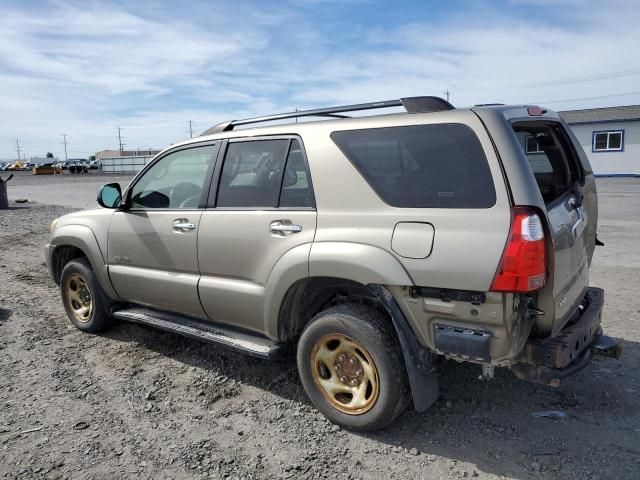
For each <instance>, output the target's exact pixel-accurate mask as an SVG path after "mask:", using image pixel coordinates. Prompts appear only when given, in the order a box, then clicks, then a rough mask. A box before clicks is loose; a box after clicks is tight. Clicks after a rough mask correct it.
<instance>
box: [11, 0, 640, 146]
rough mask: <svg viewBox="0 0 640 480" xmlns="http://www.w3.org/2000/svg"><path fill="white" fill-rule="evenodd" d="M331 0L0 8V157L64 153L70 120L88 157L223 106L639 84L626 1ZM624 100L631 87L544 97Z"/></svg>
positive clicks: (206, 116) (172, 129) (526, 97)
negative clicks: (429, 10)
mask: <svg viewBox="0 0 640 480" xmlns="http://www.w3.org/2000/svg"><path fill="white" fill-rule="evenodd" d="M328 3H329V2H325V1H324V0H306V1H302V2H299V1H298V2H292V3H291V4H289V5H288V6H286V7H285V6H280V7H278V8H270V9H269V10H267V9H265V8H263V5H264V4H262V3H252V2H251V1H248V2H245V1H239V2H238V3H237V4H234V5H225V6H220V5H216V6H214V7H212V6H210V4H209V3H208V2H204V3H202V4H196V6H195V7H194V8H193V11H192V13H191V15H192V16H191V17H189V16H188V15H187V14H185V13H184V12H182V11H181V12H179V13H180V14H178V13H177V12H175V11H172V10H171V9H172V8H176V7H174V6H173V5H172V4H166V5H164V6H160V7H156V9H155V10H153V11H146V12H142V11H135V10H134V9H133V7H131V8H129V7H127V9H123V8H122V7H117V6H109V5H104V4H98V3H88V2H87V3H85V2H82V3H68V2H62V1H55V2H53V3H50V4H47V6H46V7H43V8H39V9H33V8H32V9H30V10H26V9H24V8H22V9H21V8H13V9H12V8H9V7H3V15H2V16H0V72H1V73H0V109H1V110H2V113H3V115H0V158H8V157H11V156H12V155H13V146H14V145H15V138H16V137H20V139H21V142H22V144H23V147H24V149H25V151H26V152H27V153H29V154H34V155H35V154H43V153H44V152H46V151H53V152H54V153H56V154H57V155H61V153H62V145H61V136H60V135H61V134H62V133H67V134H69V141H70V142H71V143H70V145H71V146H70V149H71V152H72V155H73V156H79V155H82V156H86V155H89V154H91V152H93V151H95V150H101V149H103V148H113V147H115V146H116V145H117V141H116V139H115V133H116V130H115V127H117V126H121V127H123V128H124V135H125V137H126V140H125V141H126V142H127V144H128V145H127V146H128V147H132V148H135V147H137V146H139V147H146V146H155V147H164V146H167V145H168V144H170V143H172V142H175V141H178V140H180V139H182V138H184V137H185V136H186V135H187V133H186V128H187V127H186V121H187V120H189V119H191V120H194V121H195V125H194V128H195V129H196V131H197V133H200V132H201V131H203V130H205V129H206V128H208V127H209V126H211V125H212V124H214V123H216V122H218V121H223V120H225V119H230V118H240V117H243V116H248V115H254V114H265V113H269V112H275V111H281V110H289V109H293V108H294V107H299V108H305V107H314V106H321V105H331V104H338V103H355V102H361V101H373V100H381V99H389V98H397V97H400V96H410V95H425V94H426V95H428V94H435V95H443V92H444V90H445V89H449V90H451V92H452V95H453V96H452V100H453V102H454V104H456V105H459V106H463V105H470V104H474V103H486V102H492V101H498V102H508V103H511V102H525V101H543V100H549V101H551V100H555V99H572V98H583V97H584V98H586V97H597V96H604V95H610V94H615V93H620V92H630V91H637V90H638V87H636V85H637V82H638V79H639V78H640V75H639V74H638V73H640V53H639V52H638V51H637V50H636V48H635V46H636V45H640V30H639V29H638V28H637V24H638V20H639V19H640V6H636V5H635V4H632V3H628V2H614V3H608V4H607V5H604V4H602V3H599V2H595V1H593V2H587V3H586V4H585V3H584V2H581V4H582V7H581V8H577V7H576V6H574V5H572V4H571V3H572V2H571V0H564V1H563V0H557V1H551V0H545V3H544V4H540V3H537V4H536V5H534V4H533V2H529V1H527V0H509V2H508V3H510V4H511V5H514V8H512V9H509V8H506V9H505V8H499V7H495V6H494V7H492V6H487V5H486V4H485V3H484V2H483V3H470V4H469V6H468V7H466V8H465V10H458V11H454V12H452V13H451V14H449V15H446V16H444V17H443V18H446V20H442V21H440V22H436V21H435V20H428V19H427V20H425V18H428V17H427V16H426V15H423V16H422V17H423V18H407V19H406V20H405V21H398V20H397V19H396V21H395V22H394V25H395V26H394V27H388V26H387V27H381V26H376V27H370V26H368V24H367V20H366V19H367V15H366V13H367V12H365V10H367V9H371V8H373V6H372V5H371V4H370V3H369V2H357V1H356V2H355V3H356V5H357V9H358V11H359V12H363V15H362V16H361V17H358V18H354V19H353V22H350V19H349V18H341V15H343V14H346V13H344V12H346V11H348V10H341V9H342V8H346V9H348V8H349V7H348V6H345V5H346V3H344V2H343V3H339V4H334V5H329V4H328ZM153 5H155V4H153ZM532 7H536V8H533V10H532ZM318 8H321V9H322V17H321V18H322V19H320V17H319V15H318V14H317V11H316V9H318ZM523 11H524V12H528V13H526V15H525V14H523V13H522V12H523ZM328 18H329V20H327V19H328ZM622 71H627V72H628V74H627V75H611V76H609V78H606V77H602V78H600V79H597V80H596V79H594V78H593V77H594V75H595V74H601V73H606V72H622ZM634 72H635V74H633V73H634ZM578 78H583V80H582V81H576V79H578ZM557 79H572V80H571V81H565V82H551V81H552V80H557ZM633 102H636V103H640V95H635V96H627V97H609V98H606V99H602V100H600V101H599V100H597V99H596V100H585V101H583V102H565V103H563V104H557V105H556V104H554V105H553V107H554V108H557V109H561V108H580V107H583V106H599V105H604V104H613V103H618V104H623V103H633Z"/></svg>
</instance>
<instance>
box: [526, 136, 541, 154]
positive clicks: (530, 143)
mask: <svg viewBox="0 0 640 480" xmlns="http://www.w3.org/2000/svg"><path fill="white" fill-rule="evenodd" d="M524 151H525V152H526V153H527V154H530V153H544V150H542V149H541V148H540V144H539V143H538V141H537V140H536V137H534V136H533V135H527V136H526V137H524Z"/></svg>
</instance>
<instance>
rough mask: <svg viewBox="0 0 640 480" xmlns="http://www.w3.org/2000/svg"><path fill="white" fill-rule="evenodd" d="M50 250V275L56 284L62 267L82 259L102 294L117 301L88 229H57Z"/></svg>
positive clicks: (99, 253) (68, 226)
mask: <svg viewBox="0 0 640 480" xmlns="http://www.w3.org/2000/svg"><path fill="white" fill-rule="evenodd" d="M50 244H51V249H50V253H49V255H50V258H49V259H48V261H49V262H50V265H51V274H52V276H53V279H54V281H55V282H56V283H59V282H60V275H61V273H62V269H63V268H64V266H65V265H66V264H67V263H68V262H70V261H71V260H73V259H74V258H79V257H84V258H86V259H87V260H88V262H89V264H90V265H91V268H92V270H93V272H94V273H95V275H96V278H97V280H98V282H99V283H100V286H101V287H102V289H103V290H104V292H105V293H106V294H107V295H108V296H109V297H110V298H111V299H113V300H118V299H119V297H118V294H117V293H116V292H115V290H114V289H113V286H112V285H111V280H110V279H109V272H108V268H107V265H106V263H105V257H104V255H103V253H102V250H101V249H100V245H99V244H98V241H97V239H96V237H95V235H94V234H93V232H92V231H91V229H89V228H88V227H86V226H84V225H64V226H61V227H58V228H57V229H56V230H55V232H54V235H53V236H52V238H51V239H50Z"/></svg>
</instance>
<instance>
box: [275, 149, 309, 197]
mask: <svg viewBox="0 0 640 480" xmlns="http://www.w3.org/2000/svg"><path fill="white" fill-rule="evenodd" d="M280 207H284V208H286V207H289V208H291V207H313V192H312V190H311V179H310V178H309V171H308V169H307V162H306V160H305V158H304V155H303V154H302V148H301V147H300V142H298V140H293V141H292V142H291V148H290V149H289V155H288V156H287V166H286V167H285V169H284V178H283V180H282V192H281V193H280Z"/></svg>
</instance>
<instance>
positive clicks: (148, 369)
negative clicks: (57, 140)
mask: <svg viewBox="0 0 640 480" xmlns="http://www.w3.org/2000/svg"><path fill="white" fill-rule="evenodd" d="M35 178H37V177H25V176H20V177H19V178H17V179H14V180H16V181H15V183H14V186H13V187H12V189H13V190H10V193H9V194H10V196H11V197H12V198H16V195H15V194H16V193H20V192H21V191H22V192H23V193H24V192H25V191H26V190H24V189H26V188H27V187H28V188H33V191H36V192H39V194H38V196H37V198H40V199H41V198H42V195H44V196H45V197H46V198H48V196H50V198H51V200H50V201H48V203H66V202H65V199H66V198H67V197H65V195H66V192H65V189H66V188H67V187H64V188H63V185H67V184H64V183H61V184H59V185H57V186H56V184H54V183H53V182H52V181H51V179H46V178H45V179H42V183H39V182H40V180H35ZM65 181H68V180H65ZM92 181H96V182H98V183H100V182H101V181H104V179H102V180H101V179H98V178H96V179H92ZM107 181H108V180H107ZM56 182H60V180H56ZM29 185H35V186H34V187H29ZM94 187H95V185H93V184H92V185H91V189H93V192H95V189H94ZM21 188H23V190H20V189H21ZM47 189H48V190H47ZM91 189H90V188H89V187H86V190H87V194H88V193H89V190H91ZM599 189H600V199H601V226H600V228H599V237H600V239H601V240H603V241H604V242H605V243H606V247H601V248H599V249H598V250H597V252H596V257H595V260H594V264H593V266H592V284H593V285H596V286H600V287H604V288H605V289H606V292H607V303H606V307H605V309H606V310H605V319H604V328H605V330H606V332H607V333H608V334H609V335H612V336H614V337H617V338H620V339H621V340H622V343H623V346H624V354H623V357H622V359H621V360H620V361H615V360H598V361H594V362H593V363H592V365H590V367H588V368H587V369H586V370H585V371H583V372H581V373H579V374H578V375H576V376H575V378H573V379H570V380H568V381H566V383H565V384H563V385H562V386H561V387H560V388H558V389H551V388H546V387H541V386H536V385H532V384H527V383H523V382H520V381H518V380H516V379H515V378H514V377H513V376H512V375H511V374H510V373H509V372H508V371H500V372H498V373H497V375H496V379H495V380H493V381H490V382H486V381H480V380H478V374H479V368H477V367H473V366H470V365H459V364H455V363H453V362H442V364H441V365H440V366H439V375H440V380H441V389H442V391H441V398H440V400H439V401H438V402H437V403H436V404H435V405H434V406H433V407H432V408H431V409H430V410H429V411H427V412H425V413H422V414H417V413H415V412H413V411H408V412H407V413H406V414H405V415H404V416H402V417H401V418H400V419H399V421H397V422H396V423H395V424H393V425H392V426H391V427H390V428H389V429H387V430H386V431H384V432H380V433H376V434H372V435H362V434H354V433H350V432H347V431H343V430H341V429H339V428H338V427H336V426H333V425H331V424H330V423H328V422H327V421H325V420H324V418H323V417H322V416H321V415H320V414H319V413H318V412H317V411H316V410H315V409H314V408H313V407H312V406H311V405H310V404H309V403H308V401H307V400H306V399H305V396H304V392H303V390H302V388H301V386H300V383H299V381H298V378H297V373H296V370H295V366H294V362H293V361H292V360H289V361H285V362H283V363H277V364H270V363H266V362H262V361H259V360H255V359H252V358H248V357H244V356H242V355H238V354H234V353H230V352H228V351H225V350H222V349H219V348H216V347H214V346H210V345H205V344H201V343H198V342H194V341H189V340H186V339H183V338H181V337H178V336H175V335H172V334H166V333H161V332H155V331H151V330H148V329H145V328H142V327H139V326H135V325H128V324H121V325H119V326H118V327H117V328H115V329H114V330H112V331H110V332H108V333H106V334H104V335H100V336H94V335H88V334H83V333H80V332H79V331H77V330H75V329H74V328H72V327H71V325H70V324H69V322H68V321H67V319H66V318H65V314H64V312H63V309H62V306H61V303H60V300H59V296H58V290H57V288H56V286H55V285H54V284H53V283H52V282H51V281H50V280H49V278H48V277H47V273H46V268H45V266H44V262H43V257H42V248H41V247H42V246H43V245H44V244H45V243H46V240H47V235H48V231H49V223H50V221H51V220H52V219H53V218H55V217H57V216H59V215H62V214H64V213H66V212H69V211H71V208H68V207H60V206H51V205H47V204H45V203H27V204H24V205H16V204H13V209H11V210H8V211H0V478H123V477H141V478H154V479H157V478H201V477H206V476H208V477H211V478H244V479H259V478H339V479H347V478H349V479H351V478H355V479H358V478H362V479H378V478H398V479H400V478H412V479H421V478H424V479H440V478H443V479H444V478H464V477H469V478H481V479H483V478H487V479H493V478H509V479H511V478H513V479H528V478H562V479H580V480H582V479H606V478H617V479H638V478H640V402H639V400H638V399H639V394H640V346H639V343H638V342H640V327H639V322H638V320H639V319H640V305H639V303H640V302H638V285H639V282H638V280H639V279H640V248H639V247H638V245H639V243H638V238H639V237H640V214H639V213H638V212H639V211H640V180H637V179H634V180H631V179H625V180H623V179H615V180H614V179H603V180H600V181H599ZM49 191H52V192H54V193H53V195H50V194H48V193H46V192H49ZM12 192H13V193H12ZM94 194H95V193H91V195H92V197H90V198H89V197H87V198H84V197H83V198H81V199H77V202H80V201H81V202H83V203H89V204H90V203H91V201H92V198H93V195H94ZM21 196H22V195H21ZM32 199H33V198H32ZM41 201H42V200H41ZM74 202H76V200H74ZM77 202H76V205H77ZM72 203H73V202H72ZM80 206H82V205H80ZM542 410H561V411H563V412H565V413H567V414H568V418H567V419H565V420H563V421H553V420H550V419H548V418H534V417H532V415H531V413H532V412H537V411H542Z"/></svg>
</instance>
